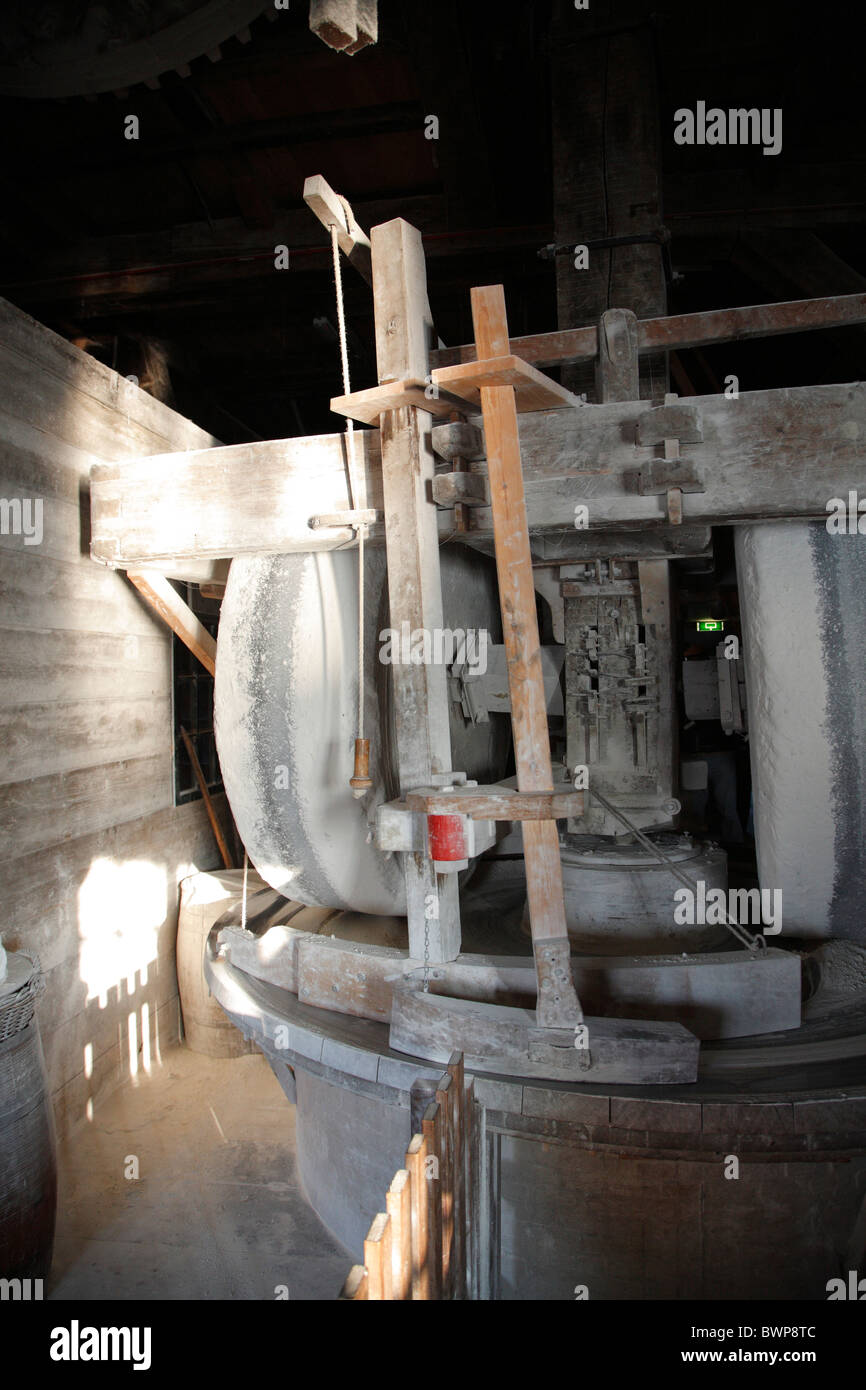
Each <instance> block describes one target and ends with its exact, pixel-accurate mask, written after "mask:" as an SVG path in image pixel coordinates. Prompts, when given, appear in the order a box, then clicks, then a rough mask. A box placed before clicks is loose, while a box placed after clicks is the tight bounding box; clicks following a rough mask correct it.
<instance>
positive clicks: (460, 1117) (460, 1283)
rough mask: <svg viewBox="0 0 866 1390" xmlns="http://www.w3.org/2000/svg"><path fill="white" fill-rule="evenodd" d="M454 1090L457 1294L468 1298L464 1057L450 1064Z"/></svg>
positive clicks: (455, 1056)
mask: <svg viewBox="0 0 866 1390" xmlns="http://www.w3.org/2000/svg"><path fill="white" fill-rule="evenodd" d="M448 1075H449V1076H450V1077H451V1081H452V1084H453V1087H454V1107H455V1109H454V1186H453V1193H454V1254H453V1261H454V1292H455V1297H457V1298H461V1299H462V1298H466V1296H467V1289H466V1171H467V1166H468V1162H469V1152H468V1145H467V1143H466V1078H465V1075H464V1068H463V1054H462V1053H461V1052H454V1053H452V1055H451V1060H450V1061H449V1063H448Z"/></svg>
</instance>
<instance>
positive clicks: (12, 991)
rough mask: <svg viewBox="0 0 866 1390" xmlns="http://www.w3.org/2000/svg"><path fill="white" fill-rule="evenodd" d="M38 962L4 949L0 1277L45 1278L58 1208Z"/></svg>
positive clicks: (0, 1044) (0, 1050)
mask: <svg viewBox="0 0 866 1390" xmlns="http://www.w3.org/2000/svg"><path fill="white" fill-rule="evenodd" d="M41 989H42V974H41V971H40V970H39V966H38V962H36V961H35V960H31V959H30V958H29V957H28V956H26V955H24V954H23V952H15V953H12V952H10V954H9V956H8V957H7V974H6V978H5V979H4V981H3V982H2V985H0V1278H4V1279H44V1278H46V1277H47V1275H48V1271H49V1269H50V1268H51V1256H52V1252H53V1249H54V1223H55V1217H56V1213H57V1153H56V1145H55V1137H54V1116H53V1112H52V1109H51V1103H50V1101H49V1099H48V1094H47V1091H46V1085H45V1063H44V1060H43V1056H42V1043H41V1040H40V1037H39V1026H38V1024H37V1022H36V1016H35V1003H36V998H37V996H38V994H39V993H40V991H41Z"/></svg>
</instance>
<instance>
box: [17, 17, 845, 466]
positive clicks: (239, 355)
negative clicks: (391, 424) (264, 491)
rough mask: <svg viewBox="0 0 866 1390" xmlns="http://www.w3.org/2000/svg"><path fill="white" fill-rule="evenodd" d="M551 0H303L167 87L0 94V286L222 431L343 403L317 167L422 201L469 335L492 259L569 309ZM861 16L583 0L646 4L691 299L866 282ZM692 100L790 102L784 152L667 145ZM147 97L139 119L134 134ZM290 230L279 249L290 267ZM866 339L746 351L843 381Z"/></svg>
mask: <svg viewBox="0 0 866 1390" xmlns="http://www.w3.org/2000/svg"><path fill="white" fill-rule="evenodd" d="M554 3H560V4H565V3H566V0H462V2H461V0H435V3H431V0H380V4H379V9H380V38H379V42H378V44H377V45H375V46H374V47H370V48H367V49H365V50H363V51H362V52H360V53H359V54H357V55H356V56H354V57H351V58H349V57H346V56H344V55H343V54H339V53H334V52H332V51H331V50H329V49H328V48H326V47H325V46H324V45H323V44H322V43H321V42H320V41H319V40H318V39H317V38H316V37H315V36H313V35H312V34H311V33H310V32H309V29H308V27H307V17H306V13H305V8H306V7H305V6H304V5H303V4H302V3H298V4H296V5H293V6H291V7H290V9H289V11H287V12H286V11H280V12H278V13H276V12H275V13H274V15H272V16H271V18H272V21H273V22H268V21H267V20H266V19H265V18H262V19H260V20H258V21H256V22H255V23H253V25H252V26H251V30H250V37H249V41H248V42H245V43H242V42H240V41H238V40H235V39H231V40H229V41H228V42H226V43H225V44H223V46H222V52H221V55H219V59H218V61H212V60H211V59H210V58H208V57H207V56H202V57H201V58H199V59H196V60H195V61H193V62H192V63H191V65H190V70H189V75H187V76H181V75H179V74H176V73H167V74H165V75H164V76H163V77H161V79H160V81H159V84H158V85H156V86H153V87H148V86H145V85H144V84H142V85H139V86H136V87H134V88H132V89H130V90H129V91H127V92H125V93H106V94H104V95H102V96H100V97H98V98H96V99H91V100H86V99H84V98H77V97H76V98H69V99H66V100H63V101H59V100H31V101H25V100H19V99H11V98H8V97H7V98H0V118H2V120H3V128H4V132H5V139H4V143H3V150H2V155H0V161H2V177H3V188H4V193H5V197H4V199H3V204H2V208H0V282H2V283H0V294H2V295H3V296H5V297H6V298H8V299H10V300H11V301H12V302H13V303H15V304H17V305H19V306H20V307H22V308H24V309H26V310H27V311H28V312H30V313H32V314H33V315H34V317H36V318H38V319H40V320H41V321H43V322H45V323H47V324H48V325H49V326H51V327H52V328H55V329H56V330H57V331H59V332H61V333H63V334H64V335H66V336H68V337H69V338H72V339H74V340H76V341H78V342H80V343H81V344H82V345H84V346H86V347H87V348H88V350H90V351H92V352H93V353H94V354H95V355H97V356H99V357H100V358H101V359H102V360H103V361H106V362H108V363H109V364H110V365H114V366H116V367H117V368H118V370H120V371H123V372H135V373H136V374H137V375H139V376H142V377H143V378H145V377H148V369H147V366H146V364H145V359H146V358H147V361H153V360H155V359H156V360H158V361H159V362H160V363H162V364H163V367H162V370H161V371H154V372H153V373H152V374H151V375H152V377H153V379H154V381H155V382H156V383H158V384H155V385H154V388H153V389H154V390H161V391H163V392H165V391H167V390H170V391H171V393H172V396H171V399H172V400H173V402H174V403H175V404H176V405H177V407H178V408H179V409H180V410H182V411H183V412H184V413H185V414H188V415H190V416H191V417H193V418H194V419H196V420H197V421H198V422H199V423H200V424H202V425H204V426H206V427H207V428H209V429H211V430H212V431H213V432H214V433H215V434H216V435H217V436H219V437H220V438H222V439H224V440H225V441H226V442H234V441H240V440H244V439H250V438H255V437H265V438H271V437H281V436H286V435H290V434H298V433H314V432H318V431H321V430H328V429H335V428H339V421H338V420H337V419H336V417H334V416H332V415H331V414H330V412H329V410H328V400H329V397H330V396H331V395H333V394H338V393H339V391H340V382H339V361H338V352H337V346H336V338H335V331H334V326H333V325H334V321H335V313H334V294H333V284H332V277H331V269H330V257H329V248H328V244H327V239H326V234H325V233H324V231H323V229H322V228H321V226H320V225H319V224H318V222H317V221H316V220H315V218H314V217H313V216H312V214H311V213H310V212H309V211H308V210H307V209H306V208H305V206H304V204H303V199H302V189H303V184H304V179H305V178H306V176H307V175H309V174H323V175H324V176H325V177H326V178H327V179H328V181H329V182H330V183H331V184H332V186H333V187H334V188H336V189H337V190H339V191H340V192H341V193H343V194H344V195H346V196H347V197H348V198H349V199H350V200H351V201H352V204H353V207H354V209H355V213H356V216H357V219H358V221H359V222H360V223H361V225H362V226H365V227H368V228H369V226H371V225H374V224H375V223H376V222H379V221H383V220H385V219H387V218H390V217H393V216H404V217H407V218H408V219H409V220H410V221H412V222H414V223H415V224H416V225H418V226H419V227H421V229H422V231H423V232H424V234H425V242H426V249H427V252H428V260H429V277H430V295H431V302H432V304H433V308H434V312H435V315H436V319H437V326H438V330H439V333H440V335H441V336H442V338H443V339H444V340H445V341H446V342H458V341H465V340H466V339H467V338H468V337H469V336H470V323H469V294H468V291H469V288H470V286H471V285H473V284H479V283H481V284H487V283H491V282H494V281H496V282H498V281H502V282H504V283H505V284H506V288H507V292H508V299H509V313H510V321H511V326H512V331H513V332H514V333H528V332H537V331H543V330H545V329H550V328H554V327H556V290H555V280H554V269H553V266H552V264H551V262H550V261H545V260H543V259H541V258H540V257H539V255H538V252H539V249H540V248H541V247H543V246H545V245H546V244H548V243H550V242H551V241H552V240H553V236H554V232H553V226H552V207H553V198H552V179H553V173H552V156H551V135H550V131H551V96H550V91H551V81H550V66H551V60H552V56H553V55H552V53H551V40H550V21H551V13H552V7H553V5H554ZM852 15H853V12H852V11H851V10H850V9H848V8H847V7H844V6H842V5H838V6H830V7H828V6H824V7H821V9H820V11H819V10H816V7H815V6H814V5H811V4H810V5H803V6H802V7H797V6H792V5H784V6H782V5H760V4H751V5H748V6H746V5H744V6H742V8H741V9H740V8H738V7H737V6H732V5H730V4H725V5H721V4H720V5H717V6H707V5H704V6H696V5H694V3H688V4H687V3H684V0H659V3H657V4H655V5H652V4H649V3H641V0H619V2H618V3H603V0H591V4H590V10H589V11H588V12H584V13H581V14H580V15H579V16H578V21H579V22H580V23H582V24H583V25H585V27H586V32H587V33H589V32H598V31H599V30H601V31H602V32H604V31H605V26H607V28H608V29H609V30H610V31H616V30H617V29H621V28H623V27H627V26H628V25H634V24H649V25H651V27H652V30H653V34H654V41H655V51H656V63H657V79H658V108H659V113H660V119H661V128H662V132H663V136H664V153H663V180H662V188H663V206H662V208H661V209H660V222H661V223H663V225H664V226H666V227H667V228H668V229H669V231H670V234H671V263H672V268H673V273H674V274H673V280H672V282H671V283H670V285H669V302H670V307H671V310H672V311H682V310H694V309H700V308H714V307H721V306H724V305H728V304H732V303H755V302H764V301H771V300H774V299H784V298H797V297H805V296H809V295H813V294H814V295H818V294H828V293H829V294H833V293H846V292H851V291H854V290H857V289H864V288H866V255H864V238H863V232H864V224H866V196H864V172H866V158H864V154H863V135H864V128H863V126H864V122H863V117H862V114H861V111H862V98H861V95H860V93H861V90H862V77H861V58H860V55H859V47H858V37H857V27H856V20H855V19H854V18H853V17H852ZM215 56H216V55H215ZM699 98H700V99H704V100H706V101H707V102H708V103H710V104H714V103H716V104H718V105H721V106H723V107H728V106H740V105H743V106H754V105H758V106H781V107H783V109H784V112H785V117H784V121H785V124H784V145H783V150H782V153H781V154H780V155H778V156H777V157H764V156H762V155H761V152H760V150H754V149H745V150H744V149H742V148H736V147H733V148H728V149H721V150H720V149H714V150H708V149H707V148H706V147H704V148H699V147H693V148H684V147H679V146H676V145H675V144H674V142H673V139H672V131H673V112H674V110H675V109H676V108H677V107H679V106H681V105H693V104H694V102H695V101H696V100H697V99H699ZM430 113H435V114H436V115H438V117H439V119H440V138H439V140H438V141H431V140H428V139H426V138H425V133H424V118H425V116H426V115H428V114H430ZM129 114H135V115H137V116H138V118H139V122H140V139H139V140H138V141H129V140H126V139H124V133H123V132H124V119H125V117H126V116H127V115H129ZM579 138H580V133H579V132H576V133H575V139H576V142H579ZM278 244H285V245H287V246H288V247H289V250H290V268H289V270H288V271H276V270H275V269H274V247H275V245H278ZM345 286H346V292H347V311H348V319H349V326H350V337H351V353H352V370H353V385H354V386H355V387H358V388H360V387H363V386H367V385H371V384H373V383H374V381H375V360H374V352H373V332H372V305H371V294H370V290H369V288H368V287H367V286H366V285H365V284H364V283H363V282H362V281H361V280H360V278H358V277H357V276H356V275H354V274H353V273H352V272H351V271H347V272H346V275H345ZM864 339H866V334H864V332H863V330H859V329H848V330H845V331H844V332H841V333H838V334H832V335H831V334H820V335H811V337H810V339H809V341H808V343H807V341H806V339H805V338H799V339H788V340H784V339H776V340H774V343H773V345H772V347H770V346H769V345H763V344H760V343H758V344H749V345H743V347H742V348H741V349H739V350H738V354H736V355H735V357H736V362H744V363H745V364H746V368H747V374H748V376H749V382H750V384H751V385H755V386H759V385H773V384H778V382H779V381H783V382H784V381H790V383H791V384H797V383H798V382H799V381H803V382H806V381H812V380H814V381H817V380H834V379H835V380H839V379H846V378H847V379H850V377H851V376H852V375H854V374H858V375H862V371H863V370H866V354H864V348H863V342H864ZM152 345H155V346H152ZM148 354H149V355H148ZM154 355H155V356H154ZM731 360H732V359H731V355H730V352H729V353H728V356H727V358H726V361H725V371H727V370H736V367H731V365H730V363H731ZM861 363H862V368H861V365H860V364H861ZM143 364H145V365H143ZM686 366H687V369H688V372H689V374H690V376H691V378H692V379H693V381H694V383H695V386H696V389H698V390H713V389H718V378H719V371H721V367H720V366H719V365H718V364H714V359H713V354H712V352H706V353H704V354H703V355H697V354H694V355H689V360H688V362H687V363H686ZM166 371H167V373H168V377H167V378H166V376H165V372H166ZM723 374H724V373H723ZM148 379H150V378H148ZM714 383H715V384H714Z"/></svg>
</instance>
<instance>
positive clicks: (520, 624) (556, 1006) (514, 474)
mask: <svg viewBox="0 0 866 1390" xmlns="http://www.w3.org/2000/svg"><path fill="white" fill-rule="evenodd" d="M472 320H473V326H474V329H475V342H476V346H477V349H478V358H479V360H480V361H483V360H484V359H485V358H492V357H493V358H495V357H505V356H507V355H508V320H507V316H506V312H505V292H504V290H503V288H502V286H501V285H492V286H487V287H486V288H483V289H474V290H473V291H472ZM481 410H482V414H483V416H484V432H485V436H486V439H487V466H488V474H489V479H490V506H491V511H492V513H493V536H494V543H495V548H496V570H497V575H498V578H499V601H500V604H501V608H502V627H503V634H504V639H505V654H506V661H507V664H508V687H509V691H510V694H511V728H512V733H513V737H514V758H515V764H516V767H517V785H518V790H520V791H532V792H537V791H545V790H550V791H551V792H552V791H553V770H552V767H551V762H550V737H549V734H548V729H547V700H546V698H545V693H544V677H543V673H542V665H541V642H540V639H539V635H538V619H537V615H536V604H535V585H534V582H533V578H532V554H531V552H530V548H529V530H528V527H527V521H526V502H525V498H524V493H523V468H522V464H521V458H520V436H519V434H518V428H517V405H516V401H515V389H514V387H513V386H482V387H481ZM523 848H524V856H525V860H526V887H527V896H528V899H529V917H530V925H531V929H532V942H533V948H534V951H535V965H536V973H537V975H538V1004H537V1018H538V1022H539V1025H540V1026H541V1027H556V1026H564V1027H567V1026H569V1025H576V1024H577V1023H579V1022H580V1021H581V1019H582V1017H583V1014H582V1012H581V1009H580V1004H579V1001H578V998H577V992H576V991H575V988H574V983H573V981H572V978H571V965H570V957H571V948H570V945H569V940H568V933H567V930H566V924H565V905H564V900H563V893H562V864H561V861H560V856H559V835H558V833H557V829H556V821H554V820H544V821H526V822H525V823H524V826H523Z"/></svg>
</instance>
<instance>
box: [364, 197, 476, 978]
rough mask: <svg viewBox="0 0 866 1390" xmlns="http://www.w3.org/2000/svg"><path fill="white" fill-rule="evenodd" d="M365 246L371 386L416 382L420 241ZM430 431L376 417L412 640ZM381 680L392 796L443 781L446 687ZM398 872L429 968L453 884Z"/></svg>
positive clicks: (442, 935)
mask: <svg viewBox="0 0 866 1390" xmlns="http://www.w3.org/2000/svg"><path fill="white" fill-rule="evenodd" d="M370 240H371V244H372V248H373V294H374V305H375V316H376V354H377V359H378V366H379V381H380V383H382V384H384V383H385V382H388V381H402V380H406V379H408V378H410V377H414V378H417V379H419V380H421V381H424V380H426V379H427V376H428V373H429V352H430V339H431V334H432V321H431V316H430V306H429V304H428V301H427V275H426V268H425V262H424V248H423V244H422V241H421V234H420V232H419V231H417V229H416V228H415V227H412V226H410V225H409V223H408V222H404V221H403V220H402V219H400V218H398V219H396V220H395V221H393V222H386V223H384V224H383V225H382V226H379V227H374V228H373V230H372V232H371V234H370ZM430 430H431V417H430V415H429V414H428V412H427V411H422V410H419V409H417V408H416V407H415V406H409V407H402V408H401V409H399V410H392V411H387V412H386V413H384V414H383V415H382V416H381V421H380V433H381V443H382V490H383V495H384V505H385V544H386V550H387V556H388V597H389V600H390V623H391V626H392V627H393V628H395V629H397V630H398V631H400V630H401V629H402V624H403V623H404V622H405V623H407V624H408V626H409V630H410V631H412V632H414V631H416V630H418V629H425V630H426V631H428V632H431V633H432V632H433V631H435V630H436V629H437V628H441V627H442V626H443V618H442V586H441V580H440V574H439V535H438V529H437V523H436V505H435V503H434V502H433V500H432V496H431V492H430V490H431V487H432V479H433V473H434V456H433V449H432V445H431V442H430ZM391 678H392V680H393V688H394V709H395V723H396V729H397V761H398V765H399V779H400V790H401V792H406V791H410V790H412V789H413V788H415V787H424V786H429V785H430V781H431V776H432V774H433V773H447V772H450V771H452V767H451V732H450V725H449V699H448V687H447V680H446V673H445V668H444V666H441V665H440V666H437V665H428V666H424V665H419V666H414V665H407V666H402V665H394V666H392V668H391ZM457 770H458V771H460V770H461V769H457ZM403 867H404V872H405V876H406V908H407V916H408V921H409V951H410V954H411V955H412V956H413V957H414V959H416V960H423V959H424V957H425V946H426V952H427V958H428V959H429V960H430V961H434V962H441V961H448V960H454V959H456V957H457V955H458V954H459V952H460V906H459V901H458V896H457V875H456V874H440V875H437V874H436V873H435V871H434V868H433V864H432V861H431V860H429V859H426V858H424V857H423V856H421V855H415V854H404V855H403Z"/></svg>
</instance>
